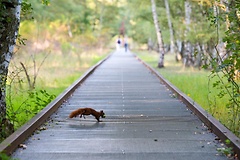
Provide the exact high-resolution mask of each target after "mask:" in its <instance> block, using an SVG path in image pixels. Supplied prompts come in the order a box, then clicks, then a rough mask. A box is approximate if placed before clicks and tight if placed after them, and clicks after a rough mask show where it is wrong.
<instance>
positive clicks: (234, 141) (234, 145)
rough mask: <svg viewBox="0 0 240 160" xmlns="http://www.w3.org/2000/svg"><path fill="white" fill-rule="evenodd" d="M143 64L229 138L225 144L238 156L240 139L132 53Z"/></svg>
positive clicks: (206, 123) (222, 136) (205, 122)
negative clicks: (228, 141) (228, 142)
mask: <svg viewBox="0 0 240 160" xmlns="http://www.w3.org/2000/svg"><path fill="white" fill-rule="evenodd" d="M134 56H135V57H136V59H138V60H139V61H140V62H141V63H142V64H143V65H145V66H146V67H147V68H148V69H149V70H150V71H151V72H152V73H153V74H155V75H156V76H157V77H158V78H159V79H160V80H161V82H162V83H164V84H165V85H166V86H167V88H169V89H170V90H171V91H172V92H174V93H175V94H176V96H177V97H178V99H179V100H181V101H182V102H183V103H184V104H185V105H186V106H187V107H188V108H189V109H190V110H191V111H192V112H193V113H194V114H195V115H196V116H197V117H198V118H199V119H200V120H201V121H202V122H203V123H204V124H205V125H206V126H207V127H208V128H209V129H210V130H211V131H212V132H213V133H215V134H216V135H217V136H218V137H219V138H220V139H221V140H222V141H223V142H224V141H225V140H227V139H228V140H230V141H231V143H230V144H227V145H228V146H229V147H232V148H233V151H234V152H235V153H236V154H237V155H238V157H240V139H239V138H238V137H237V136H236V135H234V134H233V133H232V132H231V131H230V130H229V129H227V128H226V127H225V126H223V125H222V124H221V123H220V122H219V121H218V120H216V119H215V118H214V117H213V116H212V115H210V114H208V113H207V112H206V111H205V110H204V109H203V108H202V107H201V106H200V105H198V104H197V103H196V102H194V101H193V100H192V99H191V98H190V97H188V96H187V95H185V94H184V93H183V92H181V91H180V90H179V89H178V88H177V87H175V86H174V85H172V84H171V83H170V82H169V81H168V80H166V79H165V78H164V77H163V76H162V75H160V74H159V73H158V72H157V71H156V70H155V69H154V68H152V67H151V66H149V65H148V64H147V63H145V62H144V61H142V60H141V59H140V58H139V57H137V56H136V55H134Z"/></svg>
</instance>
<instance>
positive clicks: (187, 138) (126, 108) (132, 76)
mask: <svg viewBox="0 0 240 160" xmlns="http://www.w3.org/2000/svg"><path fill="white" fill-rule="evenodd" d="M79 107H92V108H94V109H96V110H102V109H103V110H104V112H105V113H106V118H105V119H102V120H103V122H100V123H98V122H96V120H95V119H94V117H92V116H87V117H86V119H79V118H75V119H69V118H68V115H69V113H70V112H71V111H73V110H75V109H77V108H79ZM42 129H43V130H41V131H37V132H36V133H35V134H33V135H32V136H31V137H30V138H29V139H28V140H26V141H25V143H24V144H25V145H26V146H27V148H26V149H22V148H20V149H17V150H16V151H15V152H14V153H13V155H12V157H14V158H19V159H21V160H55V159H56V160H68V159H69V160H80V159H84V160H97V159H103V160H118V159H119V160H120V159H121V160H123V159H125V160H155V159H156V160H225V159H227V158H226V157H225V156H222V155H220V154H219V153H218V152H217V148H219V147H221V144H220V143H219V142H218V141H216V140H215V139H216V136H215V135H214V134H212V133H210V132H209V131H208V129H207V128H206V127H205V126H204V125H203V124H202V122H201V121H200V120H199V119H198V118H197V117H196V116H195V115H193V114H192V113H191V111H190V110H188V109H187V107H186V106H185V105H184V104H183V103H182V102H180V101H179V100H178V99H176V98H174V96H172V93H171V92H170V91H169V90H168V89H167V88H166V87H165V86H164V85H163V84H161V82H160V80H159V79H158V78H157V77H156V76H155V75H154V74H152V73H151V72H150V71H149V70H148V69H147V68H146V67H145V66H144V65H142V63H140V62H139V61H138V60H137V59H136V58H135V57H134V56H133V55H132V54H131V53H129V52H127V53H126V52H124V51H123V50H120V51H117V52H115V53H114V54H113V55H112V56H111V57H110V58H109V59H108V60H106V61H105V62H104V63H103V64H102V65H101V66H100V67H98V68H97V69H96V70H95V71H94V72H93V73H92V74H91V75H90V76H89V77H88V78H87V79H86V80H85V81H84V83H83V84H82V85H81V86H79V87H78V88H77V89H76V91H75V92H74V93H73V95H72V96H71V97H70V98H69V99H68V100H67V101H66V102H65V103H63V104H62V106H61V107H60V108H59V109H58V111H57V112H56V113H55V114H53V115H52V116H51V119H50V120H49V121H48V122H47V123H46V124H45V125H44V126H43V127H42ZM45 129H46V130H45Z"/></svg>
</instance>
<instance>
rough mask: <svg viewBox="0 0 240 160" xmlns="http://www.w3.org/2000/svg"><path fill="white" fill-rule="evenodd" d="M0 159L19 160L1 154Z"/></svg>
mask: <svg viewBox="0 0 240 160" xmlns="http://www.w3.org/2000/svg"><path fill="white" fill-rule="evenodd" d="M0 159H1V160H18V159H16V158H11V157H9V156H8V155H6V154H5V153H0Z"/></svg>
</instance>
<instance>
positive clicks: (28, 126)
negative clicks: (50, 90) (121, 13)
mask: <svg viewBox="0 0 240 160" xmlns="http://www.w3.org/2000/svg"><path fill="white" fill-rule="evenodd" d="M111 55H112V53H110V54H109V55H108V56H106V57H105V58H104V59H103V60H101V61H99V62H98V63H97V64H95V65H94V66H92V67H91V68H90V69H88V70H87V71H86V72H85V73H84V74H83V75H82V76H81V77H80V78H79V79H78V80H76V81H75V82H74V83H73V84H72V85H71V86H69V87H68V88H67V89H66V90H65V91H63V92H62V93H61V94H60V95H59V96H57V98H55V99H54V100H53V101H52V102H51V103H49V104H48V105H47V106H46V107H45V108H44V109H43V110H42V111H40V112H39V113H38V114H37V115H35V116H34V117H33V118H32V119H31V120H30V121H28V122H27V123H25V124H24V125H23V126H22V127H20V128H19V129H18V130H16V131H15V132H14V133H13V134H11V135H10V136H9V137H7V138H6V139H5V140H4V141H3V142H2V143H1V144H0V153H5V154H7V155H11V154H12V153H13V152H14V150H15V149H16V148H17V147H18V145H19V144H21V143H22V142H23V141H25V140H26V139H27V138H28V137H29V136H31V134H32V133H33V132H34V131H35V130H36V129H37V128H38V127H40V126H41V125H42V124H43V123H44V122H46V120H47V119H48V118H49V117H50V116H51V115H52V114H53V113H54V112H55V111H56V110H57V109H58V108H59V107H60V105H61V104H62V103H63V102H64V101H65V100H66V99H67V98H68V97H69V96H70V95H71V94H72V93H73V92H74V90H75V89H76V88H77V87H78V86H79V85H81V83H82V82H83V81H84V80H85V79H86V78H87V77H88V76H89V75H91V74H92V73H93V72H94V70H95V69H96V68H97V67H98V66H100V65H101V64H102V63H103V62H104V61H105V60H107V59H108V58H109V57H110V56H111Z"/></svg>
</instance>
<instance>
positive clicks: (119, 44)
mask: <svg viewBox="0 0 240 160" xmlns="http://www.w3.org/2000/svg"><path fill="white" fill-rule="evenodd" d="M120 46H121V38H120V37H118V39H117V42H116V49H117V50H119V49H120Z"/></svg>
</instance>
